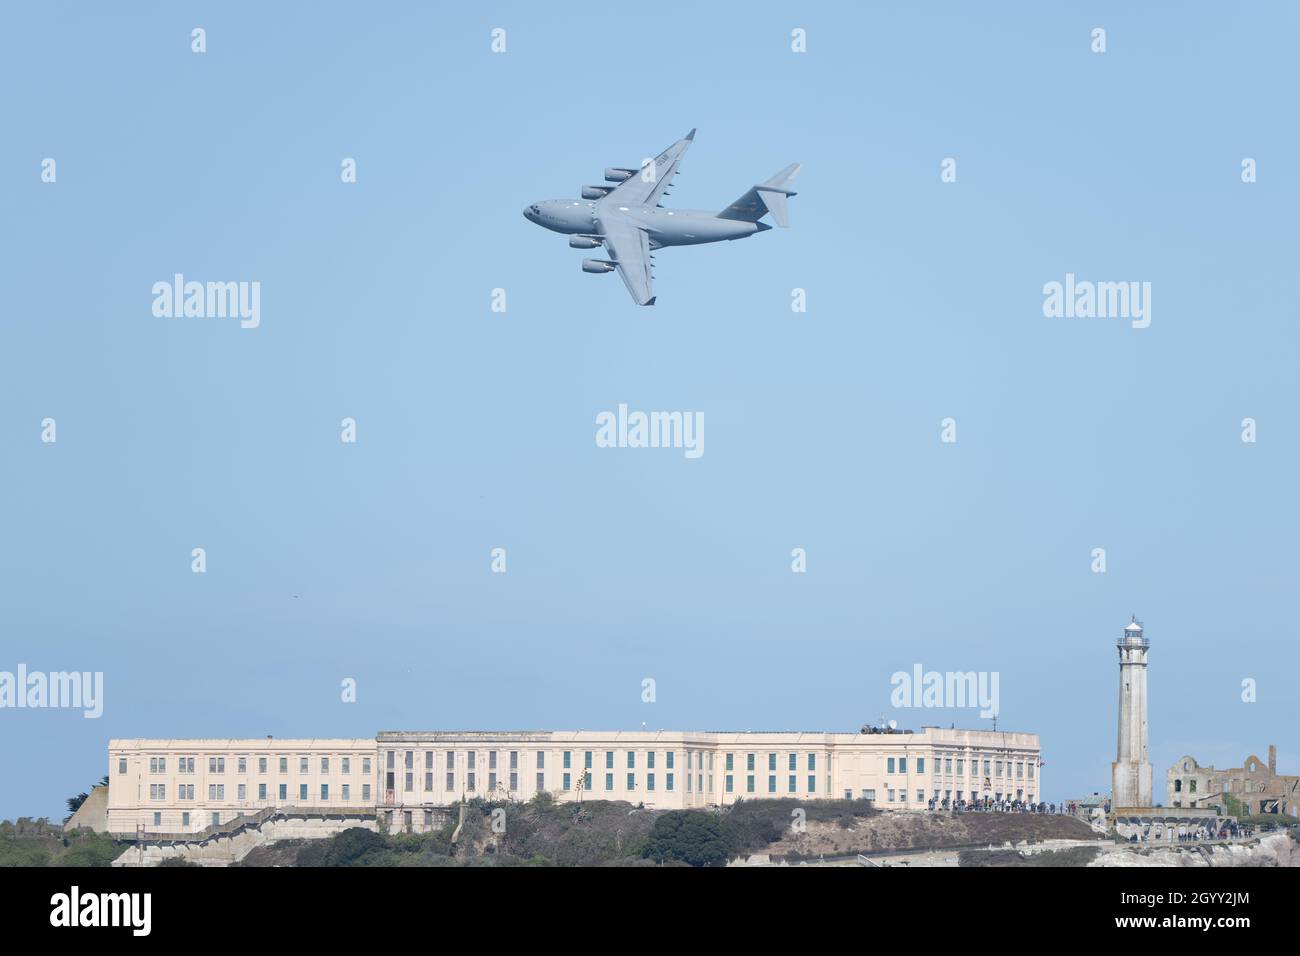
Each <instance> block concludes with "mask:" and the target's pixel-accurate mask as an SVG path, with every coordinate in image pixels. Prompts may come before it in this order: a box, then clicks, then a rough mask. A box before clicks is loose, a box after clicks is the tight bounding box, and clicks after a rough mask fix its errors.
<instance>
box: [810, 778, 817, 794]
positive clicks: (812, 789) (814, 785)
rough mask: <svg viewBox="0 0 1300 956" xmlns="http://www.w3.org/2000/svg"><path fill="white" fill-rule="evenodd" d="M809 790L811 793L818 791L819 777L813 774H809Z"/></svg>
mask: <svg viewBox="0 0 1300 956" xmlns="http://www.w3.org/2000/svg"><path fill="white" fill-rule="evenodd" d="M808 792H809V793H816V792H817V778H816V777H815V776H813V775H812V774H808Z"/></svg>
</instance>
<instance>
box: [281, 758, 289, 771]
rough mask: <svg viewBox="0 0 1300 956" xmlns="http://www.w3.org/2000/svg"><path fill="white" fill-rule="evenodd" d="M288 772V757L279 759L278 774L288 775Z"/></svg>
mask: <svg viewBox="0 0 1300 956" xmlns="http://www.w3.org/2000/svg"><path fill="white" fill-rule="evenodd" d="M288 772H289V758H288V757H281V758H280V773H288Z"/></svg>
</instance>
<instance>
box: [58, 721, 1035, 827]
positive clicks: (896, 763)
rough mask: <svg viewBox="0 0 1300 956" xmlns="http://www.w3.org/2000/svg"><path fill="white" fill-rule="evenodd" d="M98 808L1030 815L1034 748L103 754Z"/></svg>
mask: <svg viewBox="0 0 1300 956" xmlns="http://www.w3.org/2000/svg"><path fill="white" fill-rule="evenodd" d="M108 764H109V766H108V778H109V783H108V788H107V794H106V797H107V799H104V795H102V794H100V795H98V799H97V800H96V801H95V802H96V804H97V805H99V806H102V807H103V810H102V812H95V813H90V812H88V813H87V814H86V815H83V816H82V819H81V820H80V821H78V824H79V825H86V826H91V827H93V828H95V829H103V830H108V831H110V832H112V833H114V834H120V835H122V836H124V837H128V838H130V837H137V838H138V837H141V836H144V835H149V834H173V835H176V836H177V837H178V838H183V835H184V834H193V833H198V832H200V831H207V832H212V830H213V829H214V828H221V829H226V828H229V827H230V826H231V825H235V824H237V822H238V821H239V820H240V819H241V818H243V819H250V818H254V817H256V818H257V819H259V820H265V819H267V818H268V817H269V816H272V815H279V816H294V817H295V818H298V819H303V820H312V819H318V820H321V821H328V820H334V821H346V820H348V819H353V820H355V819H362V818H364V819H371V820H377V821H380V822H382V823H384V824H386V825H387V826H388V827H389V828H390V829H392V830H406V831H411V832H420V831H423V830H426V829H428V828H431V827H434V826H438V825H441V823H442V821H443V820H444V819H446V813H447V810H448V809H449V808H451V807H452V806H454V805H456V804H458V803H461V802H463V801H468V800H473V799H476V798H481V799H484V800H489V801H511V800H514V801H524V800H529V799H532V798H533V797H535V796H536V795H538V794H541V793H547V794H550V795H551V796H552V797H554V798H555V799H556V800H559V801H566V802H568V801H579V800H625V801H628V802H630V803H633V804H643V805H645V806H646V807H648V808H652V809H661V810H671V809H687V808H697V807H716V806H726V805H729V804H732V803H735V802H736V801H737V800H742V799H762V798H768V799H770V798H795V799H799V800H818V799H827V798H834V799H863V800H870V801H873V802H874V804H875V805H876V806H878V807H880V808H881V809H885V810H906V809H925V808H926V807H927V806H928V805H929V801H931V800H934V801H936V804H941V803H942V801H945V800H947V801H950V802H952V803H955V802H956V801H958V800H964V801H967V802H972V803H974V802H980V803H983V802H988V803H992V802H995V801H1021V802H1024V803H1035V802H1038V801H1039V799H1040V797H1039V795H1040V794H1041V792H1042V781H1041V778H1040V768H1041V766H1042V762H1041V760H1040V759H1039V743H1038V735H1037V734H1030V733H1013V732H1005V731H993V730H958V729H943V728H939V727H924V728H922V729H921V730H920V731H917V732H913V731H906V730H887V729H883V728H881V729H877V728H870V727H867V728H863V730H862V731H861V732H859V733H813V732H802V733H801V732H774V733H767V732H743V733H737V732H726V731H722V732H698V733H696V732H689V731H644V730H643V731H613V732H608V731H588V730H577V731H562V730H536V731H517V732H516V731H511V732H501V731H385V732H383V733H380V734H378V735H377V736H376V737H374V738H364V739H283V740H281V739H275V738H272V737H266V738H261V739H252V740H215V739H212V740H169V739H134V740H110V741H109V744H108Z"/></svg>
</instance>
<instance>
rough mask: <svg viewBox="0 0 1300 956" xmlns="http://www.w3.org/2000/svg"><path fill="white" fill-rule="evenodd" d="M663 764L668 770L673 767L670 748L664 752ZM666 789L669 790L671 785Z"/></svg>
mask: <svg viewBox="0 0 1300 956" xmlns="http://www.w3.org/2000/svg"><path fill="white" fill-rule="evenodd" d="M664 766H665V767H667V768H668V769H669V770H672V769H673V752H672V751H671V750H670V751H668V753H666V754H664ZM668 789H669V790H671V789H672V787H669V788H668Z"/></svg>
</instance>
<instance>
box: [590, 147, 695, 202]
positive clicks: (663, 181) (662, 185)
mask: <svg viewBox="0 0 1300 956" xmlns="http://www.w3.org/2000/svg"><path fill="white" fill-rule="evenodd" d="M694 141H695V130H691V131H690V132H689V133H687V134H686V135H685V136H684V137H682V138H681V139H679V140H678V141H677V142H675V143H673V144H672V145H671V146H669V147H668V148H667V149H665V150H664V151H663V152H662V153H660V154H659V155H658V156H656V157H655V161H654V172H653V173H652V172H651V171H650V169H649V166H650V164H649V163H646V165H645V166H643V167H642V168H641V169H640V170H638V171H637V172H635V173H633V174H632V175H631V176H629V177H628V178H627V179H625V180H623V181H622V182H621V183H619V184H618V185H617V186H615V187H614V188H613V189H612V190H610V193H609V195H610V196H611V197H613V198H614V199H618V200H620V201H621V202H625V203H628V204H629V205H640V206H654V205H656V204H658V202H659V198H660V197H661V196H662V195H663V194H664V190H665V189H667V188H668V187H669V186H670V185H672V181H673V177H674V176H676V175H677V167H678V165H679V164H680V163H681V161H682V157H683V156H684V155H686V151H687V150H688V149H690V148H691V143H693V142H694ZM647 176H650V177H651V178H650V180H649V181H648V182H647V181H646V177H647Z"/></svg>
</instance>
